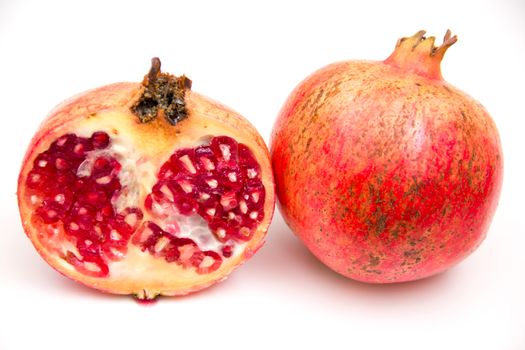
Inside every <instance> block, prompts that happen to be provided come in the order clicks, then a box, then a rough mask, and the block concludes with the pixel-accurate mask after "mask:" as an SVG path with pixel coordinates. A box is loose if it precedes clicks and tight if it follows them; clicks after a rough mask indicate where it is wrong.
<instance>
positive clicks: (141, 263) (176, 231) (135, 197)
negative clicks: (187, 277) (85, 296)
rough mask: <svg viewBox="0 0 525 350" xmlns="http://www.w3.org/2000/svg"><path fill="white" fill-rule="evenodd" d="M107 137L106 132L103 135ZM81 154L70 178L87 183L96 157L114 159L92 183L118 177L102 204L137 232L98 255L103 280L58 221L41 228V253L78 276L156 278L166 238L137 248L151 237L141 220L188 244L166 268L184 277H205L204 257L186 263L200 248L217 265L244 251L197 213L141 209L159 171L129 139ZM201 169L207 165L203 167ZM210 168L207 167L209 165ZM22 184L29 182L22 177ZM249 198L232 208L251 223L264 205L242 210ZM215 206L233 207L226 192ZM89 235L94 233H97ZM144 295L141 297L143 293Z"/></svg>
mask: <svg viewBox="0 0 525 350" xmlns="http://www.w3.org/2000/svg"><path fill="white" fill-rule="evenodd" d="M95 131H101V130H100V129H97V130H77V131H76V132H75V133H74V135H75V136H76V137H78V138H85V139H89V138H90V137H91V136H92V134H93V132H95ZM107 134H110V133H109V132H108V133H107ZM59 140H60V138H59ZM208 141H209V139H208V140H205V141H202V140H200V141H199V142H196V144H195V146H194V147H197V146H199V145H206V144H207V143H208ZM59 143H60V141H59ZM220 149H221V152H222V156H223V158H224V159H226V160H228V157H230V154H229V153H228V152H229V148H228V147H227V146H224V145H220ZM175 151H176V150H174V152H175ZM86 155H87V156H86V158H85V159H84V160H83V161H82V162H81V163H80V164H79V165H78V167H77V169H76V175H77V177H78V178H80V179H84V178H85V179H87V178H88V177H90V176H91V175H93V169H94V163H95V162H96V161H97V159H100V158H105V159H115V160H116V161H117V162H118V163H119V164H120V170H117V171H112V172H111V173H110V174H105V175H104V176H100V177H97V178H95V182H96V183H97V184H99V185H101V186H104V185H107V184H109V183H111V181H112V180H113V179H115V178H116V179H118V182H119V183H120V185H121V188H120V189H119V190H117V191H116V192H115V194H114V195H113V196H112V198H111V200H110V201H108V202H110V203H111V207H112V208H113V210H114V212H115V214H119V213H120V214H121V216H122V221H123V222H125V223H126V224H129V225H131V226H138V228H136V230H135V231H134V233H133V234H132V236H131V237H129V238H128V241H127V245H126V247H124V248H123V249H119V248H112V247H111V248H110V249H109V252H108V254H109V255H112V257H111V258H108V255H106V256H104V254H102V256H103V262H104V263H105V264H106V265H107V267H108V273H107V275H105V276H96V275H97V274H99V273H100V272H104V271H101V267H100V264H99V263H98V261H97V260H96V259H94V261H89V260H90V259H87V258H86V257H85V256H83V255H82V254H81V253H80V252H79V249H77V245H78V241H77V239H76V238H75V237H72V236H70V235H69V234H68V233H66V232H65V230H64V229H63V228H62V225H63V223H62V221H60V220H59V221H58V222H55V223H50V224H47V225H45V226H44V227H46V230H45V232H39V233H38V235H39V239H40V240H41V241H42V242H45V243H44V245H45V247H46V249H48V250H49V251H50V252H51V253H52V254H54V255H58V256H60V257H62V258H63V259H64V261H65V263H66V264H68V265H69V267H70V268H73V269H74V268H76V269H77V270H78V271H79V272H84V273H87V274H88V275H89V273H90V272H93V274H94V275H95V277H110V278H114V279H131V280H137V281H144V280H145V281H147V280H148V276H150V277H151V278H158V277H159V273H158V271H157V270H158V269H159V267H160V266H161V265H162V264H166V263H167V260H166V258H165V257H163V256H160V255H159V256H155V255H156V254H160V253H161V252H162V251H163V249H167V247H168V246H169V244H170V240H169V239H167V238H165V237H161V238H160V239H158V240H157V241H156V243H155V245H154V246H153V248H152V249H153V253H152V251H151V249H144V247H141V245H140V244H141V243H144V239H143V238H144V237H145V238H146V239H147V236H148V235H149V234H151V232H150V231H152V230H151V229H150V228H149V226H148V225H145V223H146V222H152V223H154V224H156V225H158V226H160V229H162V230H163V231H164V232H165V233H169V234H171V235H172V236H174V237H177V238H180V239H185V238H189V239H191V240H192V241H193V242H195V244H196V247H197V248H196V249H195V247H193V246H192V245H191V244H190V245H188V244H186V245H182V246H180V247H179V248H178V251H179V256H180V261H173V262H168V263H170V264H177V265H180V266H182V267H183V269H184V270H186V273H191V274H195V273H196V272H197V273H206V271H207V270H206V268H209V267H210V266H211V265H213V263H214V261H215V260H214V259H213V258H211V257H210V256H208V255H204V256H203V257H201V259H200V263H199V264H198V265H197V266H195V265H191V264H190V263H188V261H187V260H188V259H190V258H191V257H192V255H191V254H192V253H193V252H194V251H195V250H200V251H201V252H207V251H213V252H217V253H218V254H219V255H220V258H221V259H222V260H221V261H225V260H228V259H233V258H236V257H238V256H239V255H241V254H242V252H243V251H244V249H245V247H246V245H247V241H242V240H238V239H233V238H231V237H229V238H224V239H221V240H220V239H218V237H217V236H219V237H220V238H223V236H222V233H223V232H222V229H221V228H219V229H218V230H216V232H215V234H214V233H213V232H212V231H211V230H210V227H209V224H208V222H207V221H206V220H204V219H203V218H202V217H201V215H199V214H198V213H193V214H190V215H184V214H181V213H180V212H179V210H178V209H177V206H176V205H175V204H174V203H173V202H171V203H170V202H169V201H168V202H166V201H163V202H162V203H158V202H155V201H153V204H152V206H151V210H146V209H145V206H144V200H145V198H146V197H147V195H148V194H150V193H151V191H152V188H153V186H154V185H155V184H156V183H157V182H158V178H157V174H158V172H159V169H158V165H155V164H153V163H151V162H150V161H148V160H147V159H145V158H142V157H141V156H140V153H139V152H138V151H137V150H135V149H134V148H133V146H132V143H131V142H130V141H129V140H127V139H125V138H124V137H120V136H112V137H110V141H109V146H108V147H107V148H102V149H95V150H92V151H89V152H86ZM180 161H181V162H182V164H184V165H185V166H186V169H187V170H189V171H190V173H193V172H195V171H196V169H195V166H194V165H193V164H192V162H191V160H189V158H187V157H184V156H183V157H181V158H180ZM43 163H44V162H40V163H39V162H35V164H34V168H37V167H40V166H46V164H43ZM161 164H162V163H161ZM55 165H56V167H57V168H58V167H60V166H62V164H61V162H60V161H59V160H56V164H55ZM205 165H206V166H208V165H207V164H205ZM64 166H65V165H64ZM210 166H213V164H211V165H210ZM34 168H33V169H34ZM260 175H261V174H260V169H255V168H250V169H247V170H246V172H245V175H244V176H246V178H247V179H253V178H257V177H258V178H260ZM29 176H35V175H31V173H30V175H29ZM37 177H38V176H37ZM227 177H228V179H229V181H232V182H236V181H237V180H239V179H237V175H236V174H235V173H229V174H227ZM42 180H43V179H40V180H39V179H37V180H36V181H37V182H38V181H42ZM28 181H32V180H29V179H28ZM207 183H208V186H209V187H210V188H212V189H213V188H216V187H217V186H218V182H217V180H216V179H210V180H209V181H208V182H207ZM179 185H180V186H181V188H182V190H183V191H185V192H189V191H191V190H192V188H191V187H192V185H191V184H189V183H188V184H185V183H183V182H179ZM162 190H163V192H164V193H166V197H167V198H169V197H170V193H169V190H168V191H166V189H165V188H163V189H162ZM263 191H264V188H263ZM263 195H264V193H263ZM200 196H201V199H202V200H206V199H207V198H206V194H205V193H203V194H201V195H200ZM66 197H67V194H66V193H56V195H54V197H53V198H54V200H55V201H56V202H57V203H59V204H63V202H64V200H65V198H66ZM252 197H253V198H248V196H247V195H245V196H244V200H241V201H240V203H237V204H236V208H238V210H239V211H240V212H241V213H243V214H246V215H247V216H248V217H250V218H251V219H253V220H255V219H256V218H257V216H258V215H264V212H263V210H264V207H262V209H260V212H261V213H260V214H258V213H257V212H248V207H247V205H246V202H245V201H248V200H251V201H253V202H257V201H258V200H259V198H258V197H259V194H258V193H253V194H252ZM220 204H221V205H222V207H223V208H224V209H225V210H226V209H230V210H233V207H231V208H230V205H231V200H229V197H228V193H227V194H226V195H224V196H222V197H221V200H220ZM30 205H31V207H32V208H33V209H34V210H38V208H39V207H41V206H42V205H43V198H40V196H39V195H38V194H32V195H31V196H30ZM129 208H141V210H142V215H143V218H140V217H139V215H137V213H136V212H133V211H130V209H129ZM51 211H52V210H51ZM78 211H79V212H82V208H80V209H78ZM206 213H207V215H210V216H213V214H215V213H214V210H213V209H208V210H206ZM33 215H35V214H33ZM46 215H48V216H50V217H52V216H53V215H52V213H51V214H50V213H49V210H48V212H47V213H46ZM232 216H235V214H234V213H233V211H232V212H231V213H230V214H229V217H230V218H233V217H232ZM259 222H260V221H259ZM68 224H69V229H78V228H79V225H81V224H80V223H77V222H69V223H68ZM64 225H65V224H64ZM40 227H42V226H40ZM95 231H96V230H95ZM95 233H98V234H100V232H95ZM108 239H111V240H115V241H116V242H117V241H119V240H121V239H122V234H121V233H119V231H118V230H115V229H113V230H111V232H110V234H109V238H108ZM90 244H92V243H90V241H89V240H86V241H85V242H84V245H85V246H86V247H87V248H88V249H89V246H90ZM224 247H228V249H229V251H228V254H224V253H223V254H221V250H222V249H224ZM123 258H125V259H123ZM91 260H93V259H91ZM79 264H81V265H82V268H81V269H79V268H78V265H79ZM75 266H76V267H75ZM199 271H200V272H199ZM203 271H204V272H203ZM182 273H183V274H184V273H185V272H184V271H183V272H182ZM102 274H103V273H102ZM144 293H146V294H147V292H146V291H145V290H144ZM147 296H148V295H146V297H147ZM139 297H140V295H139Z"/></svg>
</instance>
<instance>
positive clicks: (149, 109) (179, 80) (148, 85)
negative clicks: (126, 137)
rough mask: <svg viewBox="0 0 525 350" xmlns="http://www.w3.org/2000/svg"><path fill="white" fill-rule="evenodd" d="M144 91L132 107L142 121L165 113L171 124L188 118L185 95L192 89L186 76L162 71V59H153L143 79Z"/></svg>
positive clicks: (145, 121)
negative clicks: (177, 75)
mask: <svg viewBox="0 0 525 350" xmlns="http://www.w3.org/2000/svg"><path fill="white" fill-rule="evenodd" d="M142 86H143V92H142V95H141V96H140V98H139V99H138V101H137V102H136V103H135V104H134V105H133V106H132V107H131V110H132V112H133V113H134V114H135V115H136V116H137V117H138V118H139V120H140V122H141V123H148V122H150V121H152V120H154V119H155V118H157V116H159V115H163V116H164V117H165V118H166V120H167V121H168V122H169V123H170V124H171V125H176V124H177V123H178V122H179V121H181V120H182V119H184V118H186V117H187V115H188V112H187V110H186V103H185V101H184V96H185V93H186V90H190V89H191V80H190V79H188V78H187V77H186V76H184V75H183V76H181V77H176V76H173V75H171V74H168V73H162V72H161V71H160V59H159V58H158V57H153V58H152V59H151V68H150V71H149V72H148V74H147V75H146V76H144V80H143V81H142Z"/></svg>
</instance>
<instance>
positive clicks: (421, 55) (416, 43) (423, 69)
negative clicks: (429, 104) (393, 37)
mask: <svg viewBox="0 0 525 350" xmlns="http://www.w3.org/2000/svg"><path fill="white" fill-rule="evenodd" d="M425 33H426V32H425V31H424V30H420V31H419V32H417V33H416V34H414V35H413V36H411V37H408V38H401V39H399V40H398V41H397V44H396V48H395V50H394V52H393V53H392V54H391V55H390V57H388V58H387V59H386V60H385V63H387V64H389V65H392V66H396V67H399V68H402V69H405V70H408V71H412V72H415V73H417V74H419V75H421V76H425V77H427V78H430V79H442V76H441V67H440V64H441V60H442V59H443V56H444V55H445V52H446V51H447V50H448V48H449V47H450V46H452V45H453V44H454V43H455V42H456V41H457V36H455V35H454V36H452V34H451V33H450V30H447V32H446V34H445V37H444V38H443V43H442V44H441V45H440V46H435V45H434V42H435V40H436V38H435V37H433V36H430V37H425Z"/></svg>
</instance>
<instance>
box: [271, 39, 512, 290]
mask: <svg viewBox="0 0 525 350" xmlns="http://www.w3.org/2000/svg"><path fill="white" fill-rule="evenodd" d="M424 34H425V32H423V31H421V32H418V33H417V34H416V35H414V36H413V37H410V38H404V39H401V40H400V41H399V42H398V44H397V46H396V49H395V51H394V53H393V54H392V55H391V56H390V57H389V58H387V59H386V60H385V61H382V62H372V61H347V62H340V63H335V64H332V65H329V66H327V67H325V68H322V69H321V70H319V71H317V72H315V73H314V74H312V75H311V76H309V77H308V78H307V79H306V80H304V81H303V82H302V83H301V84H299V86H298V87H297V88H296V89H295V90H294V91H293V92H292V94H291V96H290V97H289V98H288V100H287V101H286V103H285V105H284V107H283V108H282V110H281V112H280V115H279V117H278V119H277V121H276V123H275V126H274V130H273V134H272V141H271V157H272V165H273V169H274V174H275V181H276V188H277V197H278V200H279V205H280V209H281V212H282V214H283V216H284V218H285V220H286V222H287V223H288V225H289V226H290V227H291V229H292V230H293V231H294V232H295V234H296V235H297V236H298V237H299V238H301V239H302V240H303V241H304V243H305V244H306V246H307V247H308V248H309V249H310V250H311V251H312V253H313V254H314V255H315V256H316V257H317V258H319V259H320V260H321V261H322V262H323V263H325V264H326V265H327V266H329V267H330V268H332V269H333V270H335V271H337V272H338V273H340V274H342V275H344V276H347V277H350V278H353V279H357V280H361V281H365V282H373V283H389V282H401V281H410V280H415V279H419V278H423V277H427V276H430V275H433V274H436V273H439V272H441V271H444V270H446V269H448V268H449V267H451V266H453V265H455V264H456V263H458V262H459V261H461V260H462V259H463V258H465V257H466V256H467V255H469V254H470V253H471V252H472V251H473V250H474V249H476V247H477V246H478V245H479V244H480V243H481V241H482V240H483V238H484V237H485V234H486V232H487V229H488V227H489V224H490V221H491V219H492V216H493V214H494V211H495V208H496V205H497V201H498V197H499V193H500V188H501V181H502V175H503V159H502V151H501V146H500V141H499V136H498V132H497V129H496V126H495V125H494V122H493V121H492V119H491V118H490V116H489V114H488V113H487V112H486V110H485V109H484V108H483V107H482V106H481V105H480V104H479V103H478V102H476V101H474V100H473V99H472V98H470V97H469V96H467V95H466V94H464V93H463V92H461V91H459V90H458V89H456V88H454V87H453V86H451V85H450V84H448V83H447V82H445V81H444V80H443V79H442V77H441V72H440V62H441V59H442V58H443V55H444V54H445V51H446V50H447V49H448V48H449V47H450V46H451V45H452V44H453V43H454V42H455V41H456V37H455V36H454V37H451V36H450V32H447V34H446V36H445V39H444V42H443V44H442V45H441V46H439V47H436V46H434V38H433V37H429V38H425V37H424Z"/></svg>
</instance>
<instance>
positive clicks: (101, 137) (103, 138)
mask: <svg viewBox="0 0 525 350" xmlns="http://www.w3.org/2000/svg"><path fill="white" fill-rule="evenodd" d="M91 142H92V143H93V147H94V148H97V149H102V148H106V147H108V145H109V135H108V134H106V133H105V132H103V131H97V132H95V133H93V135H91Z"/></svg>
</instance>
